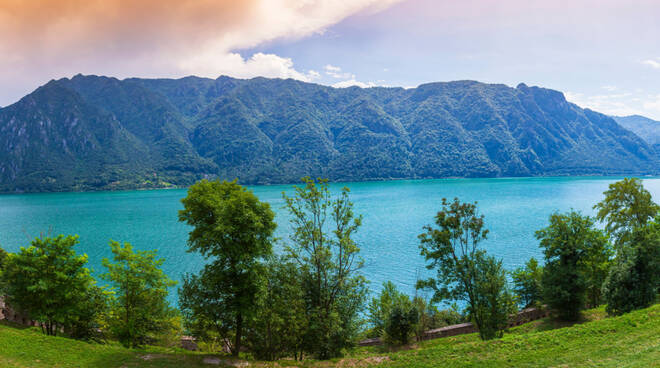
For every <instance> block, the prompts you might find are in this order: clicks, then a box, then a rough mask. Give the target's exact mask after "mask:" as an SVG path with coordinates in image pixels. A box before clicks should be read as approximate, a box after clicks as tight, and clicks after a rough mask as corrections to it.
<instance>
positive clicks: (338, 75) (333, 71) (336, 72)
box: [324, 64, 355, 79]
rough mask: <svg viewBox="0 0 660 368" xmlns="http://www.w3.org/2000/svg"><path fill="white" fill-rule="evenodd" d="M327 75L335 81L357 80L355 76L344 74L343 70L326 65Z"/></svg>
mask: <svg viewBox="0 0 660 368" xmlns="http://www.w3.org/2000/svg"><path fill="white" fill-rule="evenodd" d="M324 69H325V74H327V75H329V76H331V77H332V78H335V79H355V75H354V74H351V73H346V72H342V70H341V68H340V67H338V66H334V65H330V64H328V65H326V66H325V67H324Z"/></svg>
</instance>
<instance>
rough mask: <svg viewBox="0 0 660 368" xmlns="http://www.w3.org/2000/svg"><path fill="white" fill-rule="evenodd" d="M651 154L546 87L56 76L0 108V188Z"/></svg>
mask: <svg viewBox="0 0 660 368" xmlns="http://www.w3.org/2000/svg"><path fill="white" fill-rule="evenodd" d="M659 167H660V166H659V165H658V155H657V152H656V151H655V150H654V148H653V147H651V146H650V145H649V144H648V143H646V142H645V141H644V140H642V139H640V138H639V137H638V136H637V135H635V134H634V133H632V132H630V131H628V130H626V129H624V128H622V127H621V126H620V125H619V124H617V123H616V122H615V121H614V120H613V119H612V118H610V117H608V116H605V115H603V114H600V113H597V112H594V111H591V110H588V109H582V108H580V107H578V106H576V105H574V104H572V103H569V102H567V101H566V99H565V98H564V96H563V94H562V93H560V92H557V91H553V90H549V89H544V88H538V87H528V86H526V85H524V84H520V85H518V86H517V87H516V88H511V87H507V86H505V85H501V84H484V83H479V82H474V81H458V82H449V83H429V84H424V85H420V86H419V87H417V88H411V89H403V88H381V87H378V88H366V89H363V88H358V87H351V88H332V87H327V86H322V85H317V84H311V83H304V82H300V81H295V80H290V79H288V80H282V79H266V78H254V79H250V80H240V79H233V78H229V77H220V78H218V79H215V80H213V79H204V78H197V77H187V78H183V79H176V80H174V79H135V78H132V79H125V80H118V79H115V78H107V77H97V76H82V75H77V76H75V77H73V78H72V79H66V78H65V79H60V80H53V81H50V82H49V83H47V84H46V85H44V86H42V87H39V88H38V89H37V90H35V91H34V92H33V93H31V94H29V95H27V96H25V97H24V98H22V99H21V100H20V101H18V102H17V103H15V104H13V105H10V106H7V107H4V108H2V109H0V191H2V192H36V191H70V190H98V189H126V188H149V187H166V186H172V185H176V186H182V185H190V184H192V183H194V182H195V181H196V180H199V179H201V178H215V177H218V178H220V179H228V180H232V179H234V178H238V179H239V182H240V183H242V184H255V183H259V184H268V183H293V182H297V181H298V180H299V179H300V178H301V177H303V176H306V175H309V176H312V177H326V178H329V179H330V180H331V181H346V180H379V179H392V178H441V177H498V176H539V175H592V174H593V175H595V174H635V175H643V174H657V172H658V168H659Z"/></svg>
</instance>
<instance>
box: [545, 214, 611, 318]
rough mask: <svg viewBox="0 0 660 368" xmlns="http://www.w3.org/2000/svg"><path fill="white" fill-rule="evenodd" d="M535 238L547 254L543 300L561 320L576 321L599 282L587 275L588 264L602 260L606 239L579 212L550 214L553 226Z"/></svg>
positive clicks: (590, 221)
mask: <svg viewBox="0 0 660 368" xmlns="http://www.w3.org/2000/svg"><path fill="white" fill-rule="evenodd" d="M536 238H537V239H538V240H539V241H540V246H541V248H543V253H544V255H545V267H544V269H543V279H542V285H543V299H544V301H545V302H546V303H547V304H548V305H549V306H550V307H551V308H553V309H554V310H556V311H558V312H559V316H560V318H562V319H565V320H570V321H574V320H577V319H578V318H579V317H580V311H581V310H582V309H583V308H584V307H585V302H586V292H587V288H588V287H589V286H590V283H595V282H596V281H595V280H590V278H589V274H588V273H587V272H585V261H592V262H595V261H596V259H597V258H599V257H600V254H601V253H602V251H603V249H606V244H607V238H606V236H605V235H604V234H603V232H602V231H600V230H598V229H596V228H595V227H594V222H593V220H592V219H591V218H590V217H588V216H582V215H581V214H580V213H579V212H576V211H570V212H568V213H566V214H559V213H555V214H553V215H551V216H550V224H549V225H548V227H546V228H544V229H541V230H538V231H537V232H536ZM594 255H598V257H595V256H594Z"/></svg>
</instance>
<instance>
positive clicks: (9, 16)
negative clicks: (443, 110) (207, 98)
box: [0, 0, 401, 105]
mask: <svg viewBox="0 0 660 368" xmlns="http://www.w3.org/2000/svg"><path fill="white" fill-rule="evenodd" d="M398 1H401V0H352V1H337V0H241V1H236V0H203V1H202V0H176V1H175V0H169V1H168V0H141V1H126V0H106V1H89V0H68V1H67V2H65V3H63V2H61V1H60V0H41V1H38V2H36V1H35V2H23V1H10V2H2V1H0V55H3V56H2V57H0V85H2V86H3V88H2V89H0V105H5V104H6V103H9V102H13V101H15V100H16V99H18V98H19V97H21V96H22V95H24V94H26V93H28V92H29V91H30V90H32V89H34V88H35V87H37V86H38V85H41V84H43V83H44V82H46V81H48V80H49V79H51V78H60V77H65V76H72V75H74V74H77V73H85V74H102V75H111V76H116V77H119V78H123V77H132V76H138V77H180V76H184V75H187V74H194V75H199V76H205V77H217V76H218V75H220V74H225V75H229V76H234V77H242V78H249V77H255V76H267V77H281V78H295V79H300V80H305V81H309V80H312V79H316V78H319V77H320V73H318V72H316V71H313V70H307V71H305V70H300V69H298V68H296V67H295V66H294V63H293V61H292V60H291V59H290V58H287V57H282V56H279V55H274V54H265V53H255V54H253V55H247V56H241V55H240V54H239V53H238V51H239V50H245V49H249V48H253V47H256V46H258V45H261V44H263V43H265V42H269V41H273V40H295V39H299V38H302V37H306V36H309V35H312V34H319V33H323V32H325V30H326V28H328V27H330V26H332V25H334V24H336V23H338V22H340V21H341V20H343V19H345V18H346V17H349V16H351V15H354V14H357V13H361V12H376V11H380V10H383V9H386V8H387V7H389V6H391V5H392V4H394V3H396V2H398ZM8 50H10V51H11V53H8V52H7V51H8ZM347 79H350V78H347Z"/></svg>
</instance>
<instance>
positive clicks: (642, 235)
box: [595, 178, 660, 314]
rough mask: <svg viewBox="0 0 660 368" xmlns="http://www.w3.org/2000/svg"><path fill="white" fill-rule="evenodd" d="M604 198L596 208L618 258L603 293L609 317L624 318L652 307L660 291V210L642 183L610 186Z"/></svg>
mask: <svg viewBox="0 0 660 368" xmlns="http://www.w3.org/2000/svg"><path fill="white" fill-rule="evenodd" d="M604 194H605V199H604V200H603V201H601V202H600V203H598V204H597V205H596V206H595V208H597V209H598V219H599V220H600V221H603V222H605V223H606V226H605V229H606V230H607V231H608V235H610V237H611V238H612V239H613V240H614V242H615V244H616V251H617V254H616V259H615V261H614V266H613V267H612V269H611V272H610V274H609V275H608V276H607V280H606V281H605V284H604V285H603V292H604V294H605V300H606V301H607V304H608V305H607V311H608V313H610V314H621V313H626V312H629V311H631V310H633V309H638V308H643V307H646V306H648V305H649V304H650V303H652V302H653V300H655V295H656V294H657V292H658V288H659V287H660V285H659V284H660V276H659V275H660V249H659V246H660V245H659V244H660V225H658V214H659V211H660V206H658V205H657V204H656V203H654V202H653V200H652V198H651V194H650V193H649V192H648V191H647V190H646V189H644V187H643V185H642V182H641V180H639V179H634V178H633V179H624V180H622V181H619V182H616V183H613V184H610V186H609V189H608V190H607V191H605V193H604ZM654 218H655V221H653V219H654Z"/></svg>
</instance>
